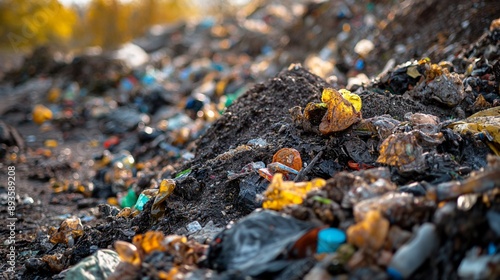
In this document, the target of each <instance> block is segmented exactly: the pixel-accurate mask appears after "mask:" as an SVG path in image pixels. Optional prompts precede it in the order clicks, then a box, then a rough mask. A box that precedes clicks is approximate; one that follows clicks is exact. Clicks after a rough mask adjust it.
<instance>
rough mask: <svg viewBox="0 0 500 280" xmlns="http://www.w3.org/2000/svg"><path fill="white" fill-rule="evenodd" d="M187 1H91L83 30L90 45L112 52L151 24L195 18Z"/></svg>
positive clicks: (192, 9)
mask: <svg viewBox="0 0 500 280" xmlns="http://www.w3.org/2000/svg"><path fill="white" fill-rule="evenodd" d="M196 14H197V13H196V9H195V8H194V7H193V6H192V5H190V2H189V1H181V0H143V1H139V0H136V1H123V2H122V1H119V0H92V1H91V3H90V5H89V7H88V10H87V14H86V15H85V16H84V19H83V23H82V24H83V25H84V26H85V27H84V28H83V30H86V32H88V33H91V37H92V39H91V40H90V43H91V44H92V45H98V46H102V47H103V48H105V49H110V48H115V47H117V46H118V45H120V44H121V43H124V42H127V41H129V40H131V39H133V38H136V37H138V36H142V35H143V34H144V33H145V32H146V31H147V29H148V28H149V27H151V26H152V25H155V24H162V23H169V22H174V21H176V20H179V19H184V18H188V17H192V16H193V15H196Z"/></svg>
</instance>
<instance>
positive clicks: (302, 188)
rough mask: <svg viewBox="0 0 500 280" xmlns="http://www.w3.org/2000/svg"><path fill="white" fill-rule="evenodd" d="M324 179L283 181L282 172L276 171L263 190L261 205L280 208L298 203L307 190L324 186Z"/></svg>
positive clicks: (275, 208) (268, 207)
mask: <svg viewBox="0 0 500 280" xmlns="http://www.w3.org/2000/svg"><path fill="white" fill-rule="evenodd" d="M325 184H326V181H325V180H323V179H320V178H317V179H314V180H312V181H310V182H293V181H283V174H281V173H276V174H274V176H273V180H272V182H271V184H270V185H269V187H267V190H266V191H265V192H264V196H265V198H264V202H263V203H262V207H263V208H266V209H274V210H281V209H283V207H285V206H287V205H292V204H300V203H302V201H303V200H304V198H305V196H306V194H307V193H308V192H309V191H312V190H316V189H319V188H322V187H323V186H325Z"/></svg>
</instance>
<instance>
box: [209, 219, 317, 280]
mask: <svg viewBox="0 0 500 280" xmlns="http://www.w3.org/2000/svg"><path fill="white" fill-rule="evenodd" d="M313 228H314V225H313V224H311V223H308V222H304V221H300V220H297V219H294V218H292V217H290V216H288V215H284V214H280V213H277V212H274V211H268V210H263V211H255V212H253V213H252V214H250V215H248V216H246V217H244V218H243V219H241V220H239V221H238V222H237V223H236V224H234V225H233V226H232V227H230V228H228V229H226V230H224V231H223V232H221V233H220V234H218V235H217V236H216V237H215V238H214V240H213V241H212V242H211V243H210V246H209V249H208V253H207V261H208V266H209V267H210V268H212V269H216V270H218V271H235V270H238V271H240V272H242V273H243V274H244V275H250V276H253V277H259V275H266V276H268V277H272V275H278V274H279V273H280V272H281V271H282V270H283V269H285V268H286V267H289V266H291V265H292V266H293V264H294V261H293V260H284V259H278V257H279V256H280V255H281V254H282V253H283V252H286V251H287V250H288V248H290V247H291V246H292V245H293V244H294V243H295V242H296V241H297V240H298V239H299V238H300V237H302V236H303V235H304V234H305V233H307V232H308V231H310V230H311V229H313Z"/></svg>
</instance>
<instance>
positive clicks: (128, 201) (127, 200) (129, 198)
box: [118, 188, 137, 208]
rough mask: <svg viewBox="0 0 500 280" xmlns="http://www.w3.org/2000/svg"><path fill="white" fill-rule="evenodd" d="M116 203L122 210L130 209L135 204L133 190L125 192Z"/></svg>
mask: <svg viewBox="0 0 500 280" xmlns="http://www.w3.org/2000/svg"><path fill="white" fill-rule="evenodd" d="M118 201H119V203H120V206H121V207H123V208H125V207H132V206H134V205H135V203H136V202H137V194H136V193H135V191H134V189H133V188H130V189H129V190H128V191H127V194H126V195H125V196H124V197H122V198H121V199H120V198H119V199H118Z"/></svg>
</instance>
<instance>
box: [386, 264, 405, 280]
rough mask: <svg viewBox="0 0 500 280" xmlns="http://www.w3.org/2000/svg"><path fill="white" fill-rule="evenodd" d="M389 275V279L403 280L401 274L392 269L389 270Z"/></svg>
mask: <svg viewBox="0 0 500 280" xmlns="http://www.w3.org/2000/svg"><path fill="white" fill-rule="evenodd" d="M387 274H389V277H390V278H391V279H393V280H403V276H402V275H401V273H399V271H397V270H396V269H394V268H392V267H388V268H387Z"/></svg>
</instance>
